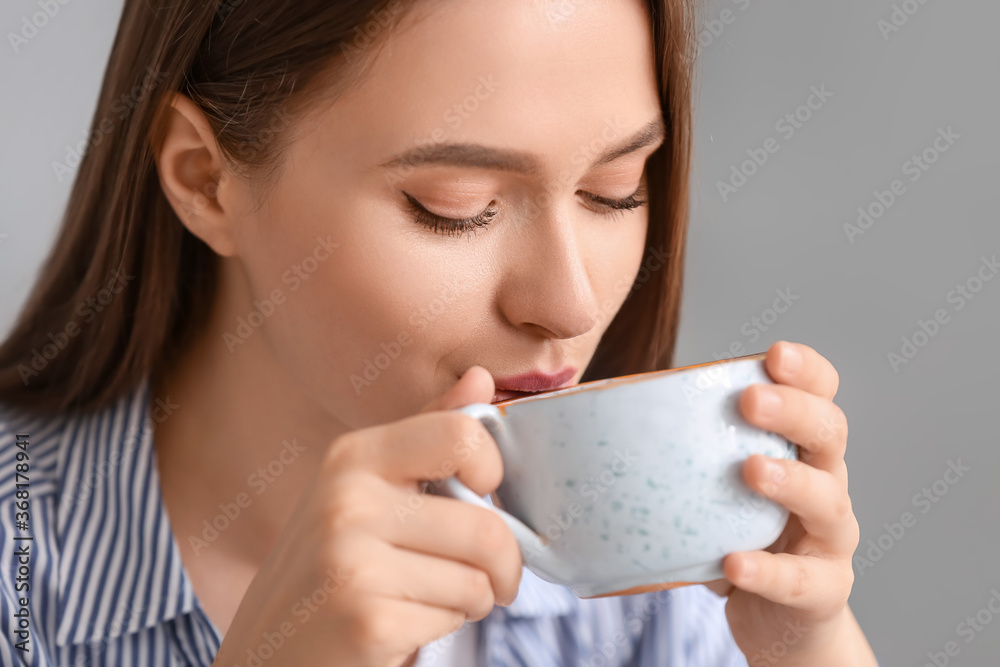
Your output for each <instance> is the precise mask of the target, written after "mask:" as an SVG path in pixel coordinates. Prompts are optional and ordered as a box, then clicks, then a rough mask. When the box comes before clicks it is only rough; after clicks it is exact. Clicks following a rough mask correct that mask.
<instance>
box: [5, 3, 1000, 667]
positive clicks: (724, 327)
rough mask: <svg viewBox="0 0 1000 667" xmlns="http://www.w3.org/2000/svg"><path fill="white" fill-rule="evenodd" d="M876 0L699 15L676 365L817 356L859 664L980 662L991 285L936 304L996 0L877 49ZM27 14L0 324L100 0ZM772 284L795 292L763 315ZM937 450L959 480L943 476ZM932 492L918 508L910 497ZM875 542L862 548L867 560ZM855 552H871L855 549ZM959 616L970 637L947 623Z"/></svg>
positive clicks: (994, 108) (80, 88) (87, 109)
mask: <svg viewBox="0 0 1000 667" xmlns="http://www.w3.org/2000/svg"><path fill="white" fill-rule="evenodd" d="M894 4H895V5H896V6H899V7H902V5H903V4H904V3H903V2H902V0H896V1H895V2H890V1H889V0H841V1H839V2H828V1H821V0H799V1H797V2H768V1H766V0H709V2H707V4H706V5H705V6H704V9H703V11H702V14H703V18H702V19H701V29H702V30H703V31H705V32H703V34H702V43H703V46H704V48H703V51H702V56H701V72H700V75H699V88H698V111H697V121H696V122H697V127H696V143H695V150H696V170H695V177H694V180H693V192H694V209H693V217H692V226H691V234H690V243H689V250H690V254H689V260H688V269H687V284H686V287H685V293H686V301H685V304H684V310H683V318H682V327H681V337H680V344H679V348H678V358H677V362H678V363H679V364H688V363H696V362H700V361H707V360H711V359H713V358H718V357H721V356H730V355H731V354H732V352H730V346H731V345H733V344H742V345H743V350H744V351H743V352H742V353H751V352H756V351H763V350H766V349H767V347H768V346H769V345H770V344H771V343H773V342H774V341H776V340H781V339H787V340H794V341H800V342H804V343H807V344H809V345H811V346H813V347H815V348H816V349H817V350H819V351H820V352H821V353H822V354H824V355H825V356H826V357H827V358H829V359H830V360H831V361H832V362H833V363H834V365H835V366H836V367H837V369H838V370H839V372H840V375H841V390H840V393H839V394H838V397H837V403H838V404H839V405H840V406H841V407H843V409H844V410H845V412H846V413H847V415H848V418H849V420H850V426H851V436H850V444H849V447H848V454H847V460H848V465H849V469H850V472H851V497H852V499H853V502H854V510H855V514H856V515H857V517H858V520H859V522H860V524H861V544H860V546H859V548H858V552H857V554H856V561H855V574H856V579H855V585H854V590H853V594H852V596H851V607H852V608H853V609H854V612H855V614H856V615H857V617H858V619H859V621H860V623H861V625H862V627H863V628H864V629H865V631H866V633H867V635H868V638H869V639H870V641H871V642H872V645H873V647H874V648H875V651H876V654H877V655H878V657H879V659H880V661H881V663H882V665H903V664H911V665H923V664H925V663H929V657H928V652H932V653H942V652H943V651H944V650H945V645H946V643H947V642H949V641H954V642H955V643H956V645H957V647H958V654H957V655H955V656H953V657H948V658H947V660H948V664H950V665H966V666H985V665H995V664H997V663H998V656H1000V617H998V618H994V616H996V615H995V614H993V613H992V612H990V611H988V607H987V603H988V602H989V601H990V598H991V596H992V595H993V594H994V593H993V592H992V589H996V591H997V599H996V601H995V602H994V603H993V604H994V607H996V606H997V605H998V604H1000V536H998V534H997V531H998V528H1000V510H998V506H1000V504H998V500H1000V490H998V487H1000V484H998V483H997V478H998V474H1000V453H998V452H1000V433H998V429H997V419H996V414H997V409H998V407H1000V406H998V403H1000V401H998V398H1000V391H998V389H997V381H998V379H1000V375H998V371H1000V361H998V359H1000V354H998V351H997V341H1000V277H997V280H991V281H990V282H986V283H985V284H984V285H983V287H982V289H981V291H979V292H978V293H976V294H975V295H974V298H972V299H971V300H969V301H968V302H967V303H965V305H964V307H963V308H961V309H960V310H959V309H957V307H956V304H955V303H953V302H949V301H948V294H949V291H950V290H953V289H955V287H956V285H958V284H959V283H966V281H968V280H969V279H970V278H972V277H973V276H975V275H976V271H977V269H978V268H979V267H980V265H981V258H982V257H983V256H985V257H987V258H990V257H992V256H994V255H995V254H998V253H1000V195H998V194H997V192H998V184H1000V158H998V157H997V153H996V150H997V147H998V146H1000V129H998V126H997V121H998V119H1000V89H998V84H1000V46H998V45H997V41H996V32H995V31H996V26H997V25H998V24H1000V4H997V3H994V2H991V1H990V0H947V2H946V1H945V0H927V1H926V2H925V4H922V5H921V4H919V3H917V2H916V0H908V2H907V3H905V4H908V5H909V6H911V7H919V9H918V11H917V12H916V13H915V14H913V15H912V16H909V17H908V20H907V22H906V23H905V24H904V25H902V26H901V27H900V28H899V30H898V31H894V32H892V33H890V34H889V35H888V38H886V37H885V36H884V35H883V33H882V32H881V31H880V29H879V26H878V22H879V20H885V21H890V20H891V15H892V12H893V5H894ZM725 10H728V11H729V12H730V13H729V14H723V12H724V11H725ZM37 11H39V8H38V5H37V4H36V2H34V1H31V0H5V2H4V3H3V4H2V5H0V33H2V34H3V35H4V40H3V44H2V45H0V84H2V88H3V91H4V97H5V101H4V102H3V103H2V104H0V120H2V123H0V142H2V145H3V146H4V151H3V159H0V285H2V287H0V335H2V334H3V333H6V332H7V331H8V329H9V325H10V321H11V319H12V318H13V316H14V314H15V313H16V311H17V309H18V308H19V307H20V306H21V304H22V302H23V300H24V298H25V296H26V294H27V290H28V289H29V287H30V285H31V284H32V282H33V281H34V278H35V276H36V273H37V269H38V265H39V263H40V261H41V259H42V257H43V256H44V254H45V253H46V252H47V251H48V249H49V247H50V246H51V243H52V241H53V237H54V233H55V227H56V224H57V223H58V221H59V216H60V214H61V210H62V208H63V207H64V206H65V203H66V199H67V197H68V193H69V187H70V185H71V179H72V175H71V176H69V177H64V178H63V180H62V181H61V182H60V181H59V180H58V178H57V177H56V175H55V173H54V171H53V168H52V163H54V162H65V161H66V154H67V152H68V151H69V150H70V148H69V147H71V146H73V145H75V144H77V143H78V142H80V141H81V140H83V139H84V137H85V133H86V131H87V129H88V127H89V124H90V121H91V117H92V114H93V109H94V105H95V103H96V98H97V89H98V86H99V84H100V81H101V77H102V75H103V67H104V65H105V63H106V60H107V56H108V53H109V50H110V45H111V40H112V38H113V35H114V30H115V27H116V25H117V21H118V18H119V15H120V12H121V2H116V1H113V0H99V1H98V0H70V1H69V2H68V3H67V4H66V5H60V7H59V12H58V13H57V14H56V15H55V16H54V17H53V18H52V19H50V21H49V23H48V25H46V26H45V27H43V28H42V29H41V30H39V31H38V34H37V35H35V36H34V37H32V38H31V40H30V41H29V42H28V43H27V44H26V45H23V46H22V47H21V48H20V52H19V53H16V54H15V53H14V50H13V48H12V47H11V45H10V42H9V39H8V38H7V33H8V32H10V31H15V32H16V31H19V30H20V27H21V22H22V17H24V16H30V15H31V14H33V13H35V12H37ZM711 21H715V23H710V22H711ZM726 21H728V23H727V22H726ZM713 28H714V30H715V33H719V34H718V35H716V34H713V32H712V30H713ZM811 86H816V87H817V88H819V87H821V86H825V87H826V90H828V91H829V92H830V93H832V96H831V97H830V98H829V100H828V101H826V102H825V103H824V104H823V105H822V107H821V108H820V109H818V110H816V111H815V112H813V113H812V117H811V118H810V119H809V120H808V121H806V122H805V123H804V124H803V126H802V127H801V128H800V129H797V130H796V131H795V134H794V135H793V136H791V137H789V138H786V137H787V133H783V132H779V131H778V130H777V129H776V127H775V124H776V122H777V121H778V120H779V119H781V118H783V117H784V116H785V114H788V113H795V112H796V110H797V109H798V107H800V106H801V105H803V104H804V103H805V102H806V100H807V98H808V96H809V94H810V87H811ZM803 113H804V112H803ZM949 126H950V127H951V128H952V131H953V132H954V133H955V134H957V135H959V136H960V138H959V139H957V140H956V141H955V143H954V145H953V146H951V147H950V148H949V150H948V151H947V152H946V153H944V154H942V155H941V156H940V159H939V160H938V161H937V162H935V164H933V165H932V166H930V168H929V169H928V170H927V171H926V172H924V173H922V176H921V178H920V179H919V180H918V181H917V182H912V181H911V180H910V176H909V175H908V174H905V173H904V172H903V164H904V163H905V162H906V161H907V160H910V159H911V157H912V156H913V155H914V154H919V153H921V152H923V150H924V149H925V148H928V147H930V146H932V145H933V141H934V139H935V136H936V135H937V130H938V128H948V127H949ZM769 137H773V138H775V140H776V141H777V144H778V145H779V146H780V149H779V150H778V152H776V153H774V154H770V155H769V156H768V160H767V162H766V163H765V164H764V165H763V166H761V167H759V168H758V169H757V171H756V172H755V173H754V174H753V175H752V176H751V177H749V178H748V180H747V183H746V184H745V185H744V186H742V187H741V188H739V190H738V192H736V193H735V194H732V195H731V196H729V197H728V199H727V200H726V201H723V199H722V197H721V195H720V193H719V191H718V188H717V182H718V181H725V180H728V179H729V177H730V170H731V167H732V165H737V166H739V165H740V164H741V163H742V162H744V161H745V160H747V159H748V155H747V153H746V151H747V150H748V149H749V150H755V149H760V148H762V147H763V146H764V142H765V140H767V139H768V138H769ZM894 179H899V180H901V181H903V183H904V185H905V189H906V191H905V193H904V194H903V195H901V196H898V197H897V198H896V201H895V203H894V204H893V205H892V206H891V207H890V208H889V209H888V210H887V211H886V212H885V213H884V214H883V215H882V217H881V218H879V219H878V220H876V221H875V223H874V224H873V225H872V226H870V227H869V228H868V229H867V230H864V231H863V233H862V234H861V235H858V236H855V237H854V242H853V243H851V242H850V240H849V239H848V235H847V234H846V233H845V230H844V225H845V224H854V223H855V222H856V220H857V217H858V214H857V209H858V207H859V206H865V207H867V206H869V205H870V204H871V203H872V202H874V201H876V200H875V194H874V193H875V191H876V190H879V191H886V190H889V189H890V184H891V182H892V181H893V180H894ZM995 277H996V276H995ZM777 290H784V291H785V292H786V293H787V292H789V291H790V293H791V294H792V295H793V296H794V297H795V300H794V301H793V304H792V306H791V307H790V308H788V310H787V311H786V312H784V313H781V314H778V315H777V317H776V318H772V315H774V313H768V312H767V311H768V308H770V307H771V306H772V303H773V301H774V299H775V298H776V291H777ZM938 309H944V310H945V311H946V313H947V315H948V317H949V319H948V322H947V323H945V324H943V325H940V326H939V328H938V331H937V332H936V334H935V335H934V336H932V337H930V338H929V340H928V342H927V343H926V345H924V346H922V347H919V348H917V354H916V355H915V356H913V358H912V359H910V360H908V363H905V364H902V365H900V366H899V367H898V368H897V369H895V370H894V369H893V368H892V366H891V365H890V362H889V360H888V354H889V353H890V352H895V353H897V354H901V352H900V348H901V347H902V344H903V343H902V338H903V337H904V336H905V337H908V338H912V337H913V335H914V333H915V332H917V331H919V330H920V329H919V324H918V321H919V320H924V321H926V320H929V319H933V317H934V314H935V311H937V310H938ZM755 317H756V318H764V319H763V321H762V324H763V326H761V327H758V326H757V324H756V323H755V322H754V320H753V319H752V318H755ZM765 322H766V324H764V323H765ZM765 326H766V330H764V328H763V327H765ZM754 330H756V331H757V332H758V333H757V334H754V333H753V331H754ZM755 335H758V336H759V338H757V339H756V340H753V338H754V336H755ZM959 461H960V463H961V465H962V466H966V467H968V468H969V471H968V472H965V473H964V474H963V475H962V477H960V478H958V479H957V481H956V482H955V483H954V484H948V483H947V482H944V481H941V480H944V479H945V477H944V474H945V471H946V470H947V469H948V467H949V462H953V463H957V462H959ZM935 482H938V487H937V488H938V490H939V491H940V490H944V491H945V493H944V494H942V495H941V496H940V498H939V500H938V502H935V503H931V504H917V503H915V502H914V496H915V495H916V494H920V493H921V491H922V490H923V489H924V488H928V489H932V490H933V485H934V483H935ZM921 502H922V501H921ZM922 510H927V511H922ZM904 512H909V513H910V514H911V516H912V517H913V520H912V521H911V522H910V526H909V527H906V526H902V527H903V534H902V536H900V537H898V539H897V537H896V536H895V535H894V534H893V533H892V532H890V529H889V528H887V526H886V524H894V523H899V522H900V518H901V516H902V515H903V513H904ZM896 535H899V531H898V528H897V529H896ZM869 540H870V541H871V542H869ZM880 542H881V545H882V551H881V554H879V553H878V552H875V551H872V552H871V554H869V550H870V549H871V547H872V544H875V545H878V544H879V543H880ZM886 547H887V548H886ZM870 555H874V556H875V557H874V558H872V559H871V560H872V562H871V564H870V565H865V564H863V563H860V561H859V560H858V558H859V557H865V558H868V557H869V556H870ZM983 610H986V611H983ZM977 613H980V620H979V621H978V622H979V623H982V625H980V626H979V627H980V628H981V629H980V630H978V631H975V630H973V631H972V634H971V636H970V633H969V632H966V631H964V630H963V629H962V628H961V627H959V624H962V623H964V622H966V618H967V617H969V616H972V617H975V616H976V614H977ZM987 619H988V621H987ZM963 627H971V626H968V625H966V626H963ZM970 639H971V641H969V640H970ZM939 659H944V656H939Z"/></svg>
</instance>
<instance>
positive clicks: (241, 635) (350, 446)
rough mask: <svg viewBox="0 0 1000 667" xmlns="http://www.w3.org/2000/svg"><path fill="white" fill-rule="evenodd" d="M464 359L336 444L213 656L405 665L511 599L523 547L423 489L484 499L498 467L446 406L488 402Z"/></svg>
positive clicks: (500, 527) (487, 516) (486, 386)
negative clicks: (412, 408)
mask: <svg viewBox="0 0 1000 667" xmlns="http://www.w3.org/2000/svg"><path fill="white" fill-rule="evenodd" d="M493 391H494V386H493V379H492V377H491V376H490V374H489V372H488V371H486V370H485V369H484V368H481V367H475V366H474V367H472V368H471V369H469V371H468V372H466V374H465V375H464V376H463V377H462V379H461V380H460V381H459V382H458V383H457V384H455V385H454V386H453V387H452V388H451V389H450V390H449V391H448V392H447V393H445V394H444V395H443V396H442V397H441V398H439V399H437V400H436V401H434V402H432V403H431V404H429V405H428V406H426V407H425V408H424V409H423V410H422V411H421V414H418V415H415V416H413V417H409V418H406V419H402V420H400V421H397V422H393V423H390V424H386V425H381V426H376V427H372V428H367V429H361V430H358V431H353V432H351V433H348V434H345V435H344V436H342V437H340V438H338V439H337V440H335V441H334V442H333V443H332V445H331V446H330V448H329V450H328V451H327V453H326V456H325V458H324V460H323V462H322V464H321V465H320V467H319V469H318V470H317V471H316V473H315V475H314V476H313V478H312V480H311V482H310V484H309V485H308V486H307V487H306V488H305V489H304V490H303V493H302V497H301V499H300V501H299V503H298V506H297V507H296V509H295V511H294V513H293V515H292V518H291V519H290V521H289V522H288V524H287V526H286V527H285V530H284V532H283V534H282V536H281V538H280V539H279V541H278V546H277V547H276V548H275V549H274V551H273V552H272V553H271V554H270V555H269V556H268V558H267V560H266V561H265V562H264V564H263V565H262V566H261V568H260V570H259V571H258V573H257V575H256V576H255V577H254V579H253V581H252V582H251V583H250V586H249V588H248V589H247V592H246V595H245V596H244V597H243V600H242V602H241V603H240V607H239V609H238V610H237V612H236V615H235V617H234V619H233V623H232V626H231V627H230V629H229V631H228V632H227V633H226V636H225V639H224V641H223V642H222V646H221V648H220V650H219V653H218V655H217V656H216V661H215V663H214V664H216V665H220V666H223V665H224V666H225V667H229V666H230V665H233V664H245V663H246V662H247V661H248V655H256V657H257V658H258V660H260V659H261V658H265V659H266V660H265V661H266V662H267V664H269V665H271V664H273V665H315V664H320V663H322V664H327V665H345V666H346V665H350V666H351V667H362V666H364V667H399V666H400V665H402V664H404V663H406V664H411V662H412V659H413V657H414V656H415V651H418V650H419V647H420V646H423V645H424V644H427V643H429V642H431V641H433V640H434V639H437V638H439V637H443V636H445V635H447V634H449V633H451V632H453V631H455V630H457V629H458V628H459V627H461V625H462V624H463V623H465V622H466V620H479V619H482V618H484V617H485V616H486V615H487V614H488V613H489V612H490V611H491V610H492V609H493V606H494V604H495V603H496V602H497V601H500V602H501V603H504V604H510V602H512V601H513V600H514V597H515V596H516V595H517V590H518V586H519V584H520V579H521V567H522V562H521V553H520V550H519V548H518V545H517V542H516V541H515V539H514V536H513V534H512V533H511V532H510V530H509V529H508V528H507V526H506V525H505V524H504V523H503V521H502V520H501V519H500V518H499V517H498V516H497V515H496V514H494V513H493V512H490V511H489V510H487V509H485V508H482V507H475V506H473V505H469V504H466V503H462V502H459V501H456V500H453V499H450V498H442V497H438V496H433V495H429V494H422V493H421V483H422V480H429V479H436V478H440V477H443V476H449V475H457V476H458V478H459V479H460V480H461V481H462V482H464V483H465V484H466V485H467V486H468V487H469V488H470V489H472V490H474V491H475V492H476V493H478V494H480V495H486V494H488V493H491V492H492V491H493V490H495V489H496V487H497V486H499V485H500V480H501V479H502V478H503V461H502V459H501V458H500V452H499V450H498V449H497V446H496V443H495V442H494V441H493V439H492V438H491V437H490V435H489V432H488V431H486V429H485V428H484V427H483V425H482V424H481V423H480V422H479V421H478V420H476V419H473V418H472V417H469V416H468V415H464V414H461V413H458V412H452V411H448V409H449V408H454V407H460V406H462V405H467V404H469V403H474V402H483V403H488V402H489V401H490V400H491V399H492V397H493Z"/></svg>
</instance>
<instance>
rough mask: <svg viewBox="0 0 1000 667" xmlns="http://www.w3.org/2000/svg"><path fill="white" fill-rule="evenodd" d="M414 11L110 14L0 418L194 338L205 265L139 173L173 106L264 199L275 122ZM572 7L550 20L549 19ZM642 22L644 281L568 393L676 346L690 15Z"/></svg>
mask: <svg viewBox="0 0 1000 667" xmlns="http://www.w3.org/2000/svg"><path fill="white" fill-rule="evenodd" d="M575 1H577V0H574V2H575ZM415 4H419V2H418V1H417V0H411V1H410V2H404V1H403V0H350V1H348V0H341V1H332V0H294V1H293V0H253V2H246V1H245V0H213V1H206V0H174V1H172V2H158V1H155V0H126V2H125V7H124V11H123V13H122V18H121V22H120V23H119V26H118V32H117V35H116V36H115V41H114V46H113V48H112V51H111V56H110V59H109V61H108V66H107V70H106V72H105V76H104V82H103V85H102V88H101V93H100V97H99V99H98V104H97V109H96V111H95V114H94V117H93V121H92V123H91V135H90V136H91V140H90V144H91V145H90V146H89V148H88V150H87V151H86V153H85V155H84V157H83V159H82V160H81V161H80V163H79V165H78V166H77V173H76V178H75V181H74V184H73V189H72V192H71V194H70V198H69V203H68V205H67V207H66V211H65V214H64V216H63V220H62V228H61V231H60V233H59V237H58V240H57V242H56V244H55V246H54V247H53V249H52V251H51V253H50V255H49V256H48V258H47V259H46V261H45V263H44V265H43V267H42V269H41V274H40V275H41V277H40V279H39V280H38V282H37V283H36V284H35V286H34V289H33V291H32V292H31V294H30V296H29V299H28V301H27V303H26V304H25V306H24V308H23V310H22V311H21V313H20V316H19V318H18V320H17V322H16V323H15V326H14V328H13V330H12V331H11V333H10V335H9V337H8V338H7V339H6V341H4V343H3V345H0V402H6V403H10V404H13V405H17V406H19V407H22V408H24V409H27V410H31V411H35V412H58V411H63V410H92V409H99V408H102V407H104V406H106V405H108V404H109V403H111V402H112V401H114V400H115V399H117V398H118V397H120V396H121V395H122V394H124V393H125V392H127V391H129V390H130V389H132V388H133V387H134V386H135V384H136V383H138V382H139V381H140V380H141V379H142V378H143V377H144V376H146V375H147V374H151V373H155V372H156V370H157V369H159V368H161V367H162V365H163V364H169V363H171V362H172V361H173V360H175V359H176V357H177V355H178V354H179V353H180V352H181V351H182V350H183V348H184V345H185V343H186V342H187V341H188V340H189V339H190V338H191V337H192V336H193V335H195V334H196V333H197V331H198V330H199V328H200V327H202V326H203V325H204V323H205V322H206V321H207V316H208V313H209V311H210V309H211V307H212V298H213V296H214V292H215V287H216V279H217V272H218V267H217V262H216V260H217V257H216V255H215V254H214V253H213V252H212V251H211V250H210V249H209V248H208V246H207V245H205V244H204V243H203V242H202V241H201V240H199V239H198V238H196V237H195V236H194V235H192V234H191V233H190V232H189V231H188V230H187V229H186V228H185V227H184V225H183V224H181V222H180V220H178V218H177V215H176V213H175V212H174V210H173V208H172V207H171V206H170V204H169V203H168V201H167V199H166V197H165V196H164V194H163V191H162V188H161V187H160V183H159V177H158V174H157V170H156V164H155V161H154V155H155V153H154V147H157V146H159V144H160V142H161V141H162V129H163V125H162V122H161V118H162V114H163V113H164V111H165V110H166V107H167V106H168V105H169V101H170V97H171V94H172V93H173V92H174V91H180V92H182V93H184V94H185V95H187V96H188V97H190V98H191V99H192V100H193V101H194V102H195V103H196V104H197V105H198V106H199V107H200V108H201V109H202V111H203V112H204V113H205V114H206V116H207V117H208V120H209V122H210V123H211V125H212V129H213V131H214V132H215V135H216V139H217V141H218V143H219V145H220V147H221V149H222V151H223V154H224V155H225V157H226V158H227V160H228V161H230V162H231V164H233V165H234V167H238V168H240V169H241V171H243V172H245V174H246V175H248V176H249V177H252V178H254V179H256V180H258V181H259V182H260V183H262V184H264V186H265V188H266V185H267V184H268V183H273V180H274V179H273V175H274V173H275V172H276V170H277V169H278V167H279V166H280V164H281V152H282V148H283V146H285V145H287V144H285V143H284V142H285V141H287V140H288V136H289V130H290V128H291V127H292V126H293V122H292V120H293V119H295V118H296V117H298V114H301V113H304V112H308V111H309V110H310V109H311V108H312V107H311V105H312V104H315V103H316V102H318V101H320V100H326V99H329V98H330V97H331V96H335V95H336V94H337V93H338V92H340V91H342V90H346V89H347V88H348V87H349V86H350V85H352V84H353V83H355V82H357V81H358V80H360V79H361V78H363V75H364V68H365V63H367V62H370V59H369V58H368V56H370V55H372V53H373V51H374V50H375V49H377V47H378V46H379V45H380V44H382V43H383V40H384V38H385V37H387V36H388V35H389V34H390V32H391V31H392V29H394V28H395V27H396V26H397V25H398V23H399V21H400V19H401V18H402V17H403V16H404V15H405V14H406V12H407V11H408V10H409V9H410V8H411V7H412V6H413V5H415ZM573 7H574V5H573V3H572V2H562V3H553V10H552V11H557V12H558V11H571V10H572V9H573ZM649 9H650V16H651V19H652V25H653V33H654V34H653V43H654V49H655V61H656V67H657V76H658V81H659V85H660V100H661V105H662V108H663V117H664V120H665V121H666V124H667V128H668V129H667V139H666V142H665V143H664V145H663V146H662V147H661V148H660V149H659V150H658V151H657V152H656V153H655V154H654V155H653V156H651V157H650V159H649V162H648V163H647V183H648V190H649V220H650V224H649V232H648V235H647V243H646V257H647V259H650V258H653V261H645V262H644V263H643V269H642V270H641V271H640V275H639V276H638V277H637V279H636V283H635V284H634V285H633V288H632V289H631V290H630V291H629V296H628V298H627V299H626V300H625V303H624V305H623V306H622V308H621V309H620V310H619V312H618V314H617V315H616V317H615V319H614V320H613V322H612V323H611V325H610V327H609V328H608V330H607V332H606V333H605V335H604V337H603V338H602V340H601V343H600V345H599V346H598V348H597V351H596V353H595V355H594V358H593V359H592V361H591V364H590V365H589V366H588V368H587V371H586V373H585V375H584V377H583V380H585V381H586V380H595V379H599V378H604V377H612V376H615V375H625V374H630V373H637V372H643V371H648V370H659V369H663V368H669V367H670V365H671V363H672V357H673V350H674V344H675V340H676V334H677V325H678V317H679V310H680V299H681V287H682V281H683V272H684V245H685V237H686V232H687V216H688V177H689V171H690V158H691V106H692V88H693V78H694V57H695V52H694V50H695V48H696V42H695V35H694V28H693V26H694V23H695V17H694V12H695V7H694V0H649ZM362 55H364V56H365V57H362ZM276 119H278V122H277V123H276V122H275V120H276ZM663 257H666V260H665V261H661V260H659V259H656V258H663Z"/></svg>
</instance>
